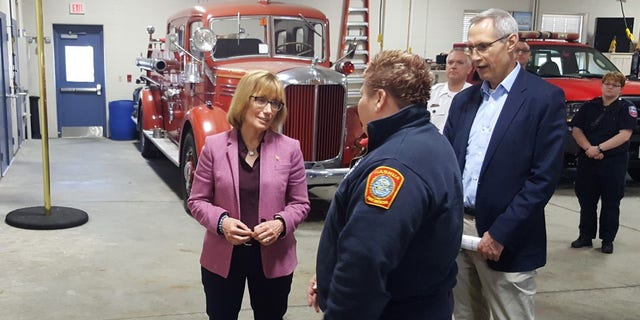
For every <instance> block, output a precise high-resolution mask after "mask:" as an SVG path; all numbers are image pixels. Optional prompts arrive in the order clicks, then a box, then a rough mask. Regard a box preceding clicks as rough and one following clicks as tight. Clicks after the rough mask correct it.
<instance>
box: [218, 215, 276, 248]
mask: <svg viewBox="0 0 640 320" xmlns="http://www.w3.org/2000/svg"><path fill="white" fill-rule="evenodd" d="M282 231H284V223H283V222H282V221H281V220H280V219H275V220H269V221H264V222H262V223H260V224H258V225H256V226H255V227H254V228H253V230H251V229H250V228H249V227H247V225H246V224H244V223H242V221H240V220H238V219H235V218H232V217H228V218H226V219H224V220H223V221H222V233H223V234H224V237H225V239H227V241H228V242H229V243H231V244H232V245H240V244H243V243H246V242H247V241H249V240H251V239H255V240H256V241H258V242H259V243H260V244H262V245H263V246H269V245H271V244H273V243H275V242H276V240H278V238H279V237H280V234H281V233H282Z"/></svg>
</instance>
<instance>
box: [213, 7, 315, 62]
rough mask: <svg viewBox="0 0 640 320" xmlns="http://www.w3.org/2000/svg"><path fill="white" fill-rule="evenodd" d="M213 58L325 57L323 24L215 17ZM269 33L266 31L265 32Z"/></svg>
mask: <svg viewBox="0 0 640 320" xmlns="http://www.w3.org/2000/svg"><path fill="white" fill-rule="evenodd" d="M210 24H211V30H213V32H214V34H215V36H216V40H217V41H216V45H215V47H214V49H213V57H214V58H215V59H227V58H242V57H246V56H287V57H295V58H298V59H307V60H312V59H314V58H318V60H319V61H324V60H326V58H327V49H326V45H325V42H326V41H325V34H326V31H325V25H324V23H322V21H320V20H315V19H310V18H304V17H267V16H242V17H240V19H238V17H229V18H215V19H213V20H211V23H210ZM269 33H270V34H269Z"/></svg>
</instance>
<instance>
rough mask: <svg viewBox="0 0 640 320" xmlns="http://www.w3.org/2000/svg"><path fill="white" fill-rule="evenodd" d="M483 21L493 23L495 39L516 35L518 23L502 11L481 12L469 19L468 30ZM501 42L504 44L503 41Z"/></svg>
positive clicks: (488, 10) (493, 9)
mask: <svg viewBox="0 0 640 320" xmlns="http://www.w3.org/2000/svg"><path fill="white" fill-rule="evenodd" d="M485 19H491V21H493V28H494V30H495V36H496V37H497V38H502V37H506V36H508V35H510V34H515V35H516V36H517V35H518V22H516V19H514V18H513V16H511V14H510V13H509V12H506V11H504V10H502V9H495V8H491V9H487V10H485V11H482V12H481V13H479V14H478V15H477V16H475V17H473V18H471V20H470V21H469V28H471V27H472V26H473V25H474V24H476V23H478V22H480V21H483V20H485ZM502 41H503V42H504V41H505V40H502Z"/></svg>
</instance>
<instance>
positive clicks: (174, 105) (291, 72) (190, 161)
mask: <svg viewBox="0 0 640 320" xmlns="http://www.w3.org/2000/svg"><path fill="white" fill-rule="evenodd" d="M154 31H155V30H154V28H153V27H148V28H147V32H148V33H149V44H148V49H147V52H146V56H144V57H140V58H138V59H137V61H136V65H137V66H138V67H139V68H141V69H142V70H144V71H145V74H144V75H142V76H140V78H139V80H138V82H139V83H142V84H143V86H142V87H141V88H138V89H137V91H136V92H135V93H134V98H135V99H136V101H137V108H136V111H135V112H134V114H133V116H132V117H133V119H134V122H136V123H137V128H138V130H139V133H140V136H139V137H140V149H141V153H142V156H143V157H145V158H153V157H156V156H159V155H160V154H161V153H162V154H164V155H165V156H166V157H167V158H168V159H170V160H171V161H172V162H173V163H174V164H175V165H176V166H178V167H179V168H180V170H181V172H182V174H181V177H182V186H183V196H184V198H185V200H186V198H187V197H188V195H189V191H190V189H191V182H192V179H193V173H194V170H195V167H196V165H197V163H198V155H199V153H200V150H201V149H202V146H203V145H204V141H205V137H206V136H208V135H212V134H215V133H219V132H222V131H225V130H228V129H230V125H229V124H228V122H227V120H226V113H227V111H228V109H229V105H230V103H231V98H232V97H233V94H234V92H235V90H236V86H237V84H238V81H239V80H240V78H241V77H242V76H243V75H244V74H245V73H246V72H248V71H250V70H256V69H265V70H269V71H271V72H273V73H275V74H276V75H277V76H278V78H279V79H280V80H281V81H282V82H283V83H284V86H285V94H286V103H287V108H288V112H289V116H288V119H287V120H286V122H285V123H284V124H283V125H282V127H281V128H280V131H281V132H282V133H283V134H285V135H287V136H290V137H292V138H295V139H298V140H299V141H300V144H301V148H302V152H303V155H304V160H305V167H306V172H307V183H308V185H309V187H313V186H320V185H333V184H337V183H339V182H340V181H341V180H342V178H343V177H344V175H345V174H346V172H347V171H348V166H349V164H350V162H351V160H352V159H353V158H354V156H356V155H357V154H359V153H360V152H361V150H362V149H361V147H360V144H359V140H360V139H361V138H362V136H363V131H362V127H361V125H360V122H359V119H358V115H357V111H356V108H355V107H348V106H347V103H346V102H347V98H348V97H347V96H348V92H347V78H346V74H348V73H349V72H350V71H353V65H352V64H351V63H350V62H348V61H342V60H343V58H344V57H343V58H341V59H338V60H339V61H342V62H339V63H331V61H330V55H329V52H330V49H329V48H330V46H329V43H330V42H329V21H328V20H327V17H326V16H325V15H324V14H323V13H322V12H320V11H318V10H316V9H312V8H309V7H304V6H299V5H289V4H281V3H270V1H264V0H262V1H257V2H251V3H247V2H234V3H228V4H217V3H207V4H202V5H198V6H195V7H193V8H190V9H187V10H184V11H181V12H178V13H176V14H175V15H173V16H172V17H170V18H169V19H168V23H167V29H166V32H167V34H166V38H155V37H154V36H153V34H154ZM354 49H355V48H353V49H352V50H350V52H353V51H354ZM332 66H333V68H332Z"/></svg>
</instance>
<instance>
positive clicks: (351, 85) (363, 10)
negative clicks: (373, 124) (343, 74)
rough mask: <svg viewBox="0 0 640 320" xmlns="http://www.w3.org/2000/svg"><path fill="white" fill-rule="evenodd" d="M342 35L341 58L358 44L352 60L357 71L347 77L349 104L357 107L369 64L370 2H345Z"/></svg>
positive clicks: (346, 0)
mask: <svg viewBox="0 0 640 320" xmlns="http://www.w3.org/2000/svg"><path fill="white" fill-rule="evenodd" d="M341 34H342V39H341V41H340V51H339V56H343V55H344V54H346V51H347V49H348V47H349V44H350V43H356V44H357V46H356V51H355V54H354V56H353V58H352V59H350V60H351V62H352V63H353V65H354V69H355V70H354V72H353V73H352V74H350V75H349V76H348V77H347V83H348V87H347V89H348V96H349V100H348V102H347V103H348V104H349V105H355V104H357V103H358V99H359V98H360V87H361V86H362V83H363V81H364V78H363V72H364V69H365V68H366V67H367V64H368V63H369V0H353V1H352V0H344V7H343V11H342V32H341Z"/></svg>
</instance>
